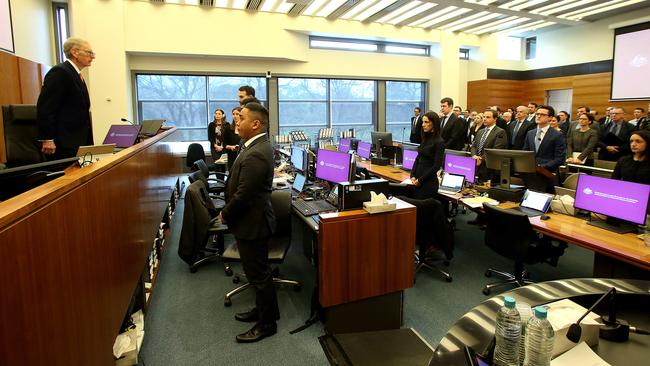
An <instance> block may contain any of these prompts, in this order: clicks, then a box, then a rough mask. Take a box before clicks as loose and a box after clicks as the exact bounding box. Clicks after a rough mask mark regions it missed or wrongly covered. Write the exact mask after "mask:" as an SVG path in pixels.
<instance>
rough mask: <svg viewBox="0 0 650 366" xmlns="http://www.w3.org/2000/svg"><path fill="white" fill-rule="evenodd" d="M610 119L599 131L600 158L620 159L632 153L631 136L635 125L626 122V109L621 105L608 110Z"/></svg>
mask: <svg viewBox="0 0 650 366" xmlns="http://www.w3.org/2000/svg"><path fill="white" fill-rule="evenodd" d="M608 113H609V118H610V121H609V122H608V123H606V124H602V125H601V126H600V128H599V131H598V147H600V151H599V152H598V159H600V160H609V161H618V159H620V158H621V157H623V156H625V155H628V154H630V136H631V135H632V132H634V129H635V127H634V125H633V124H631V123H629V122H625V110H624V109H623V108H621V107H612V109H610V110H609V111H608Z"/></svg>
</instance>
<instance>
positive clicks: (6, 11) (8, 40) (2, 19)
mask: <svg viewBox="0 0 650 366" xmlns="http://www.w3.org/2000/svg"><path fill="white" fill-rule="evenodd" d="M0 48H1V49H3V50H5V51H8V52H12V53H13V52H14V51H15V50H14V34H13V31H12V28H11V7H10V6H9V0H0Z"/></svg>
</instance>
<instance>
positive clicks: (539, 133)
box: [535, 128, 542, 152]
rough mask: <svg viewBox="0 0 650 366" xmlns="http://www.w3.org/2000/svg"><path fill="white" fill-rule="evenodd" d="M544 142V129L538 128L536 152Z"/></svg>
mask: <svg viewBox="0 0 650 366" xmlns="http://www.w3.org/2000/svg"><path fill="white" fill-rule="evenodd" d="M541 143H542V129H541V128H538V129H537V134H535V152H537V150H539V145H540V144H541Z"/></svg>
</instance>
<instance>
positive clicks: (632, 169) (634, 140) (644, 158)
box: [612, 130, 650, 184]
mask: <svg viewBox="0 0 650 366" xmlns="http://www.w3.org/2000/svg"><path fill="white" fill-rule="evenodd" d="M648 143H650V131H645V130H644V131H634V133H632V136H630V149H631V150H632V155H626V156H624V157H622V158H620V159H619V160H618V162H616V166H615V167H614V173H612V178H614V179H620V180H626V181H628V182H635V183H643V184H650V157H649V156H648Z"/></svg>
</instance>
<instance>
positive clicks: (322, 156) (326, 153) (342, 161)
mask: <svg viewBox="0 0 650 366" xmlns="http://www.w3.org/2000/svg"><path fill="white" fill-rule="evenodd" d="M353 159H354V155H350V154H348V153H344V152H340V151H330V150H325V149H319V150H318V153H317V155H316V178H319V179H322V180H326V181H328V182H332V183H337V184H338V183H341V182H350V181H352V180H353V179H352V174H354V172H353V169H352V161H353Z"/></svg>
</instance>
